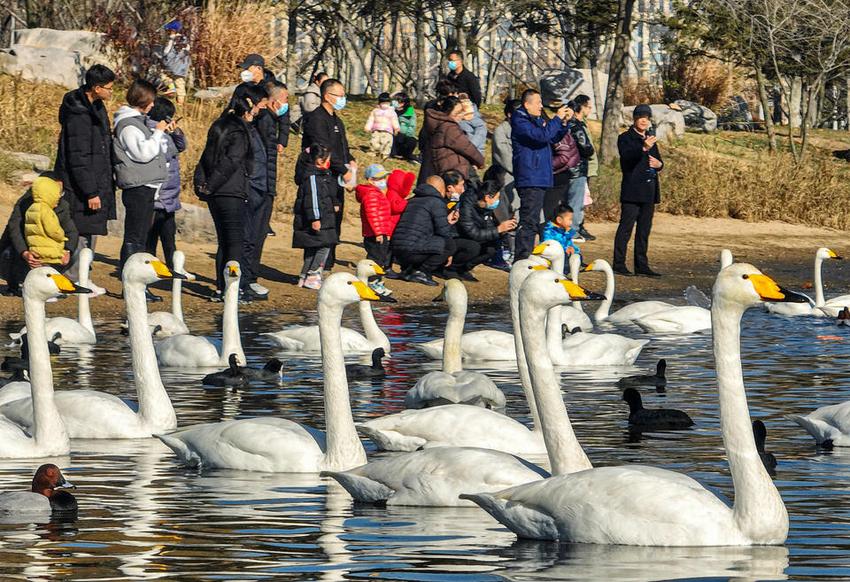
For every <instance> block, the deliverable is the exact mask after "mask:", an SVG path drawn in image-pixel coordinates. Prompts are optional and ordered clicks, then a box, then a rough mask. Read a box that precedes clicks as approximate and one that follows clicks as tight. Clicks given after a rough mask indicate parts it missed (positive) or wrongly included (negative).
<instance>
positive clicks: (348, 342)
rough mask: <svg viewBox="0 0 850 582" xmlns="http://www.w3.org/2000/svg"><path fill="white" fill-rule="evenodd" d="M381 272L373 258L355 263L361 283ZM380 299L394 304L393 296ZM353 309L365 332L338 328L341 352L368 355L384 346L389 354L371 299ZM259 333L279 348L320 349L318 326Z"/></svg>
mask: <svg viewBox="0 0 850 582" xmlns="http://www.w3.org/2000/svg"><path fill="white" fill-rule="evenodd" d="M383 275H384V270H383V269H382V268H381V266H380V265H378V263H376V262H375V261H372V260H370V259H363V260H361V261H359V262H358V263H357V278H358V279H359V280H360V282H361V283H364V284H366V285H368V284H369V278H370V277H376V276H377V277H380V276H383ZM381 301H383V302H388V303H394V302H395V299H393V298H389V297H384V298H382V299H381ZM357 309H358V311H359V313H360V323H361V325H362V326H363V331H364V332H365V333H366V335H365V336H364V335H363V334H361V333H360V332H359V331H355V330H353V329H351V328H348V327H343V328H342V329H341V330H340V332H341V334H342V336H341V337H342V351H343V353H344V354H345V355H352V354H371V353H372V351H374V349H375V348H384V352H385V353H387V354H389V353H390V351H391V347H390V340H389V338H387V334H385V333H384V332H383V331H382V330H381V328H380V327H378V324H377V322H376V321H375V314H374V313H372V302H371V301H361V302H360V303H358V305H357ZM260 335H264V336H266V337H268V338H270V339H271V340H272V341H274V343H276V344H277V345H278V346H279V347H280V348H281V349H283V350H284V351H287V352H313V353H315V352H318V351H320V350H321V338H320V337H319V336H320V334H319V326H318V325H293V326H292V327H288V328H286V329H284V330H281V331H274V332H267V333H263V334H260Z"/></svg>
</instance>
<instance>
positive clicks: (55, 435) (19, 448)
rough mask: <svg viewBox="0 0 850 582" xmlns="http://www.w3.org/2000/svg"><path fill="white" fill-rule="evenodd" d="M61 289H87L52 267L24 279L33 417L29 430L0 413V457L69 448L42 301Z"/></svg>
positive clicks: (46, 453)
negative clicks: (58, 397)
mask: <svg viewBox="0 0 850 582" xmlns="http://www.w3.org/2000/svg"><path fill="white" fill-rule="evenodd" d="M62 293H89V290H88V289H84V288H82V287H78V286H76V285H74V284H73V283H72V282H71V281H69V280H68V278H67V277H65V276H63V275H60V274H59V272H58V271H57V270H56V269H54V268H52V267H38V268H37V269H33V270H31V271H30V272H29V273H28V274H27V277H26V279H24V285H23V298H24V320H25V321H26V324H27V328H29V329H28V331H27V333H28V336H27V338H28V340H29V349H30V369H29V370H30V385H31V397H30V398H31V399H32V401H33V402H34V403H35V421H34V422H33V423H32V426H31V427H30V428H29V430H24V429H22V428H21V427H20V426H18V425H17V424H15V423H13V422H12V421H10V420H8V419H6V418H4V417H0V459H24V458H32V457H53V456H61V455H67V454H68V453H69V452H70V451H71V441H70V439H69V438H68V431H67V430H65V425H64V424H63V423H62V417H61V416H59V410H57V408H56V401H55V400H54V394H53V370H52V369H51V368H50V352H49V351H48V349H47V337H48V336H47V331H46V329H45V314H44V304H45V302H46V301H47V300H48V299H50V298H51V297H56V296H58V295H60V294H62ZM28 400H29V399H28ZM11 404H14V402H12V403H11Z"/></svg>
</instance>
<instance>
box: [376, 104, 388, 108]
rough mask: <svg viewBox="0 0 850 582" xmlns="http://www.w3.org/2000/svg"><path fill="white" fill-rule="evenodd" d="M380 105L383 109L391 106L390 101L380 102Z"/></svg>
mask: <svg viewBox="0 0 850 582" xmlns="http://www.w3.org/2000/svg"><path fill="white" fill-rule="evenodd" d="M378 107H380V108H381V109H389V108H390V104H389V103H380V104H379V105H378Z"/></svg>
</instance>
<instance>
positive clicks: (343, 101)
mask: <svg viewBox="0 0 850 582" xmlns="http://www.w3.org/2000/svg"><path fill="white" fill-rule="evenodd" d="M346 103H347V101H346V99H345V95H343V96H342V97H339V98H337V100H336V103H334V109H336V110H337V111H342V110H343V109H345V104H346Z"/></svg>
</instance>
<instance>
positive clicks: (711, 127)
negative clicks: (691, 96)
mask: <svg viewBox="0 0 850 582" xmlns="http://www.w3.org/2000/svg"><path fill="white" fill-rule="evenodd" d="M675 104H676V105H678V106H679V107H680V108H681V110H682V115H684V117H685V125H686V126H687V127H688V129H694V130H697V131H703V132H705V133H710V132H712V131H715V130H716V129H717V114H716V113H715V112H714V111H712V110H711V109H709V108H708V107H705V106H704V105H700V104H699V103H694V102H693V101H688V100H686V99H677V100H676V101H675Z"/></svg>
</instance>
